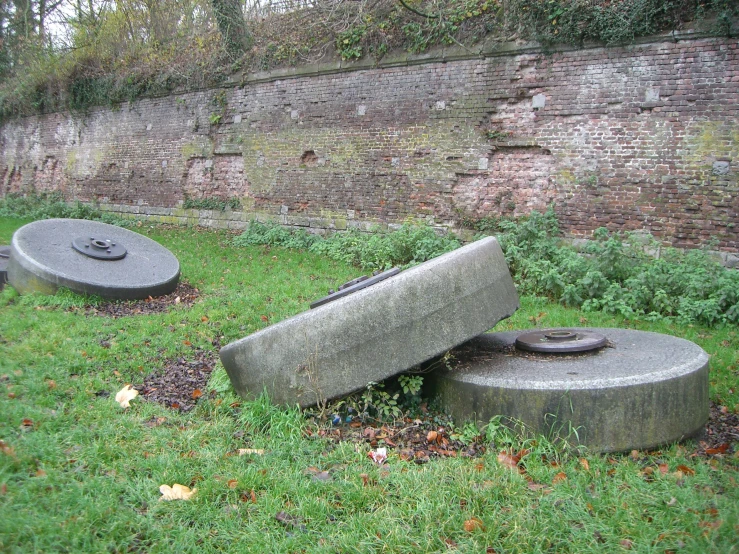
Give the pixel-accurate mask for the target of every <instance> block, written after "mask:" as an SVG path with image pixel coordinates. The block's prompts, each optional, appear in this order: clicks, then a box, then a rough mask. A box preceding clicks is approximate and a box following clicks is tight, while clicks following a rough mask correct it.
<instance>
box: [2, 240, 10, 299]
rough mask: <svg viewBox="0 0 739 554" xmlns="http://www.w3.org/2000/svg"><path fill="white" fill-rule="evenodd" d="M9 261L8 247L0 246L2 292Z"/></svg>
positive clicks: (6, 277)
mask: <svg viewBox="0 0 739 554" xmlns="http://www.w3.org/2000/svg"><path fill="white" fill-rule="evenodd" d="M9 259H10V246H5V245H3V246H0V290H3V287H4V286H5V283H7V282H8V261H9Z"/></svg>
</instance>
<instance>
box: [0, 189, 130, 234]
mask: <svg viewBox="0 0 739 554" xmlns="http://www.w3.org/2000/svg"><path fill="white" fill-rule="evenodd" d="M0 217H17V218H24V219H49V218H54V217H59V218H70V219H91V220H98V221H103V222H105V223H111V224H113V225H118V226H119V227H126V226H130V225H131V222H130V221H127V220H123V219H120V218H118V217H116V216H114V215H112V214H109V213H105V212H101V211H100V210H97V209H95V208H93V207H91V206H88V205H87V204H83V203H82V202H79V201H77V202H75V203H73V204H68V203H67V202H65V201H64V198H63V197H62V195H61V194H59V193H56V192H52V193H41V194H26V195H20V194H7V195H5V196H4V197H3V198H0Z"/></svg>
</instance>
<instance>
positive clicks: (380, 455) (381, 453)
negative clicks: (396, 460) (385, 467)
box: [368, 447, 387, 465]
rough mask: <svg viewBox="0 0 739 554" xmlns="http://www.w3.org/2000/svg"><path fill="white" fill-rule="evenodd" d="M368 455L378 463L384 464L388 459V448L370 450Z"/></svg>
mask: <svg viewBox="0 0 739 554" xmlns="http://www.w3.org/2000/svg"><path fill="white" fill-rule="evenodd" d="M368 455H369V457H370V459H371V460H372V461H373V462H375V463H376V464H377V465H382V464H384V463H385V460H387V448H385V447H382V448H378V449H377V450H373V451H371V452H368Z"/></svg>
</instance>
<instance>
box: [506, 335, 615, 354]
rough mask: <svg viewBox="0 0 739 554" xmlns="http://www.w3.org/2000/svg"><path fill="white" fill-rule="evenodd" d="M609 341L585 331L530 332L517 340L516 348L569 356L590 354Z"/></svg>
mask: <svg viewBox="0 0 739 554" xmlns="http://www.w3.org/2000/svg"><path fill="white" fill-rule="evenodd" d="M607 342H608V339H606V337H605V336H604V335H601V334H600V333H595V332H593V331H588V330H583V329H543V330H541V331H530V332H528V333H523V334H521V335H519V336H518V337H517V338H516V348H518V349H519V350H526V351H527V352H544V353H548V354H567V353H569V352H588V351H590V350H597V349H598V348H602V347H603V346H605V345H606V343H607Z"/></svg>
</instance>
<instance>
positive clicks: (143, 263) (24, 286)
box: [8, 219, 180, 299]
mask: <svg viewBox="0 0 739 554" xmlns="http://www.w3.org/2000/svg"><path fill="white" fill-rule="evenodd" d="M80 238H84V239H85V240H88V241H89V240H90V239H93V238H95V240H96V241H110V242H111V243H112V244H115V245H116V247H119V246H122V247H124V248H125V250H126V253H125V256H124V257H123V258H121V259H112V260H107V259H100V258H96V257H93V256H89V255H86V254H83V253H82V252H80V251H79V250H78V249H76V248H75V247H74V246H73V242H75V241H78V239H80ZM96 250H100V249H96ZM102 252H103V253H104V252H105V250H104V249H102ZM179 278H180V264H179V262H178V261H177V258H176V257H175V256H174V254H172V253H171V252H170V251H169V250H167V249H166V248H165V247H163V246H162V245H160V244H159V243H157V242H155V241H153V240H151V239H150V238H148V237H145V236H143V235H140V234H138V233H134V232H133V231H129V230H128V229H123V228H121V227H116V226H115V225H108V224H107V223H101V222H99V221H87V220H83V219H45V220H41V221H34V222H33V223H29V224H28V225H24V226H23V227H21V228H20V229H18V230H17V231H16V232H15V234H14V235H13V240H12V243H11V251H10V262H9V264H8V282H9V283H10V284H11V285H13V287H15V289H17V290H18V292H20V293H21V294H24V293H29V292H42V293H45V294H53V293H54V292H56V291H57V289H59V287H66V288H68V289H70V290H72V291H74V292H78V293H81V294H98V295H100V296H102V297H105V298H116V299H138V298H147V297H149V296H161V295H163V294H168V293H170V292H172V291H173V290H174V289H175V287H176V286H177V282H178V281H179Z"/></svg>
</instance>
